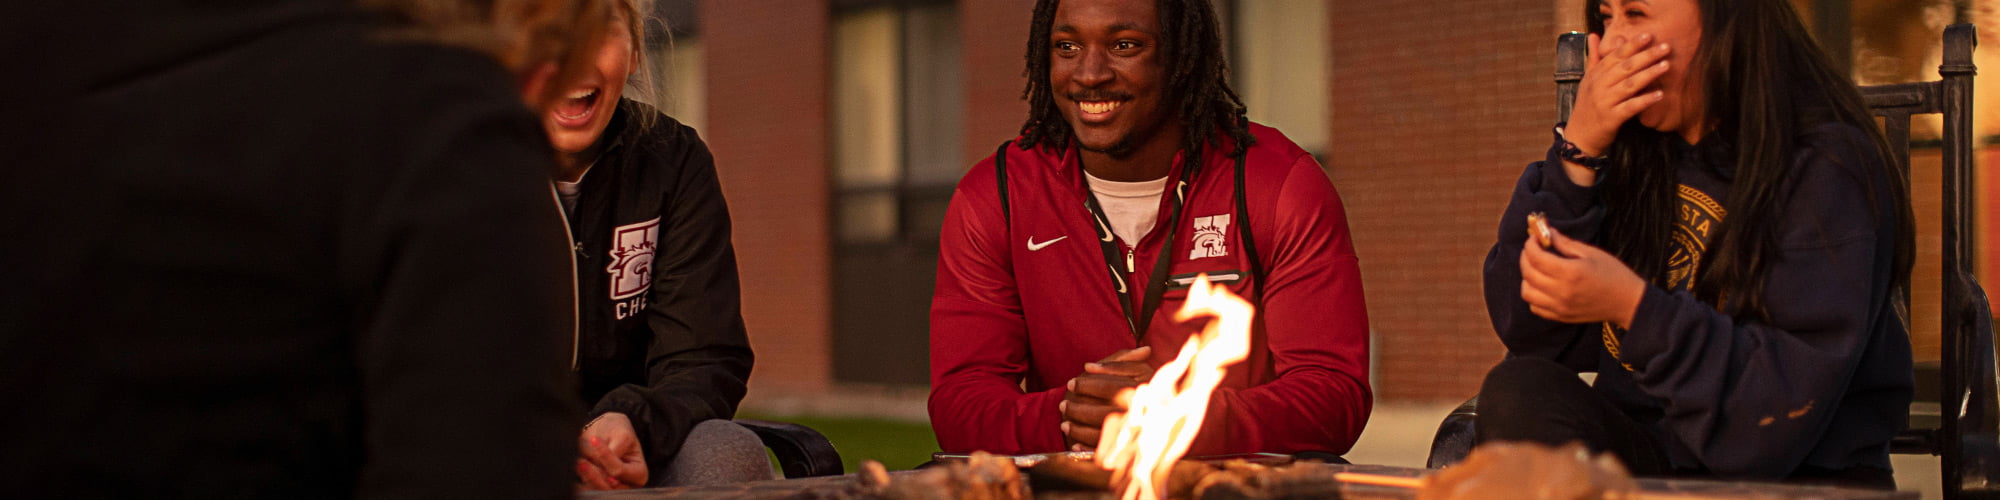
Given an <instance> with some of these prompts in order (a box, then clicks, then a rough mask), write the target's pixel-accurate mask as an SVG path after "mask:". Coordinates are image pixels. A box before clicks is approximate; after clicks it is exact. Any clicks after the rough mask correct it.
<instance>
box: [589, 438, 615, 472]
mask: <svg viewBox="0 0 2000 500" xmlns="http://www.w3.org/2000/svg"><path fill="white" fill-rule="evenodd" d="M583 458H584V459H587V460H590V463H591V464H593V465H596V466H597V468H598V469H599V470H601V471H605V472H607V473H608V472H609V471H615V470H618V467H619V466H620V465H621V464H623V463H624V461H623V460H619V459H618V453H617V452H614V451H611V447H609V446H605V445H604V438H602V437H598V436H589V437H587V438H585V442H584V447H583Z"/></svg>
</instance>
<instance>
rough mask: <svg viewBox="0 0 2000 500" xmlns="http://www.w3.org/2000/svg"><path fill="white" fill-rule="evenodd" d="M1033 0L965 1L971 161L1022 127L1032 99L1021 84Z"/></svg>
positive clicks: (962, 18)
mask: <svg viewBox="0 0 2000 500" xmlns="http://www.w3.org/2000/svg"><path fill="white" fill-rule="evenodd" d="M1033 6H1034V3H1033V2H1027V1H1024V0H959V2H958V18H959V22H958V24H959V28H960V29H961V30H962V35H963V36H964V37H965V54H964V57H965V58H964V59H963V60H964V61H965V101H966V102H965V164H966V166H968V167H969V166H971V165H972V164H973V163H974V162H977V161H979V160H980V159H982V158H985V157H986V156H987V155H990V154H993V148H994V147H997V146H999V145H1000V142H1001V141H1005V140H1007V139H1011V138H1013V137H1014V135H1015V134H1016V133H1018V132H1020V130H1021V123H1022V121H1023V120H1025V119H1026V118H1027V116H1028V103H1026V102H1023V101H1022V100H1021V89H1022V88H1023V87H1024V86H1025V85H1027V82H1028V79H1027V77H1025V76H1023V75H1022V73H1021V70H1022V65H1023V64H1025V62H1024V61H1023V59H1022V55H1023V54H1024V53H1026V52H1027V41H1028V21H1029V18H1031V17H1033V14H1034V12H1032V8H1033Z"/></svg>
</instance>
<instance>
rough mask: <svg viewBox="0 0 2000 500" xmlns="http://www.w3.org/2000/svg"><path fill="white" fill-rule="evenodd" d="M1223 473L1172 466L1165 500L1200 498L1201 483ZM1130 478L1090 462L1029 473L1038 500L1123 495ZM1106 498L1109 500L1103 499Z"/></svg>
mask: <svg viewBox="0 0 2000 500" xmlns="http://www.w3.org/2000/svg"><path fill="white" fill-rule="evenodd" d="M1220 470H1222V469H1219V468H1217V467H1216V466H1214V465H1209V464H1206V463H1202V462H1194V461H1183V462H1176V463H1174V465H1173V469H1172V472H1170V473H1169V474H1168V475H1167V480H1166V482H1165V483H1164V488H1162V489H1161V490H1160V491H1161V492H1163V493H1165V495H1164V496H1163V497H1162V498H1169V499H1191V498H1199V496H1198V495H1197V494H1196V493H1195V489H1196V487H1197V486H1198V485H1199V484H1200V483H1201V481H1202V480H1203V479H1204V478H1206V477H1209V476H1210V475H1212V474H1213V473H1215V472H1217V471H1220ZM1130 479H1131V478H1121V477H1115V476H1114V475H1113V473H1112V472H1111V471H1109V470H1105V469H1104V468H1103V467H1100V466H1098V465H1097V463H1096V462H1093V461H1091V460H1088V459H1076V458H1067V457H1064V458H1054V459H1049V460H1044V461H1042V462H1041V463H1039V464H1035V467H1034V468H1032V469H1029V470H1028V485H1029V486H1030V488H1031V489H1033V490H1034V492H1035V497H1036V498H1047V497H1048V495H1049V494H1051V493H1058V492H1090V493H1107V492H1112V491H1120V490H1122V489H1123V488H1124V486H1125V484H1124V483H1123V482H1122V481H1129V480H1130ZM1103 498H1110V497H1109V496H1104V497H1103Z"/></svg>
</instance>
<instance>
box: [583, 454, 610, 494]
mask: <svg viewBox="0 0 2000 500" xmlns="http://www.w3.org/2000/svg"><path fill="white" fill-rule="evenodd" d="M576 478H577V479H580V480H582V481H583V487H584V489H588V490H599V491H602V490H608V489H611V488H612V486H611V480H610V476H607V475H605V474H604V470H603V469H600V468H598V467H597V464H593V463H591V462H590V461H589V460H586V459H581V458H579V459H576Z"/></svg>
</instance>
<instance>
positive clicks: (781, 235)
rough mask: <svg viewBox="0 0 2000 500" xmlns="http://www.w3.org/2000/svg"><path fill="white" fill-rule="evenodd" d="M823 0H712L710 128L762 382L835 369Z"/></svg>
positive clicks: (819, 379)
mask: <svg viewBox="0 0 2000 500" xmlns="http://www.w3.org/2000/svg"><path fill="white" fill-rule="evenodd" d="M827 15H828V13H827V2H825V1H824V0H729V1H727V2H702V3H701V16H700V17H701V32H702V38H703V43H704V45H705V47H706V50H707V51H708V53H707V55H706V59H707V61H706V63H707V65H706V67H705V68H703V71H705V74H706V78H707V79H708V82H709V83H708V95H707V97H706V99H707V101H708V127H707V130H703V131H702V133H703V137H704V138H705V139H707V141H708V145H709V148H710V149H711V150H712V151H713V152H714V153H715V157H716V168H717V169H718V170H719V171H720V172H719V175H720V176H721V179H722V190H723V194H724V196H726V197H727V198H728V200H729V209H730V217H731V219H732V220H733V222H734V229H735V242H736V258H737V265H738V266H739V267H738V269H739V271H740V272H741V273H742V277H743V319H744V321H745V322H746V323H748V327H749V331H750V345H751V348H752V349H755V350H756V352H757V368H756V372H755V373H754V375H753V376H752V377H751V379H750V387H751V390H752V391H753V392H756V391H766V390H773V389H775V390H781V391H814V390H819V389H823V388H825V387H826V386H827V385H828V382H829V379H830V378H831V376H830V373H831V369H830V368H829V364H830V360H829V354H828V352H829V348H828V344H829V336H828V325H829V323H830V322H831V320H830V319H829V318H830V317H831V306H830V305H829V304H830V303H831V297H829V296H828V295H829V293H828V290H829V289H830V285H829V281H828V280H829V278H830V277H831V276H832V270H831V269H832V266H831V264H830V261H831V260H832V257H831V256H832V254H833V252H832V251H831V250H830V249H829V244H830V236H829V235H828V233H829V232H830V230H831V228H832V224H831V222H830V221H829V219H828V216H827V206H828V202H827V193H828V190H829V189H830V186H831V185H832V180H831V178H830V175H829V173H828V172H829V169H828V165H830V163H829V161H830V160H828V146H827V140H828V139H827V108H828V106H827V90H826V88H827V83H826V82H827V59H828V56H827V52H826V49H825V45H824V44H822V43H818V42H816V41H818V40H825V39H827V26H828V24H827V19H828V17H827Z"/></svg>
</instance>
